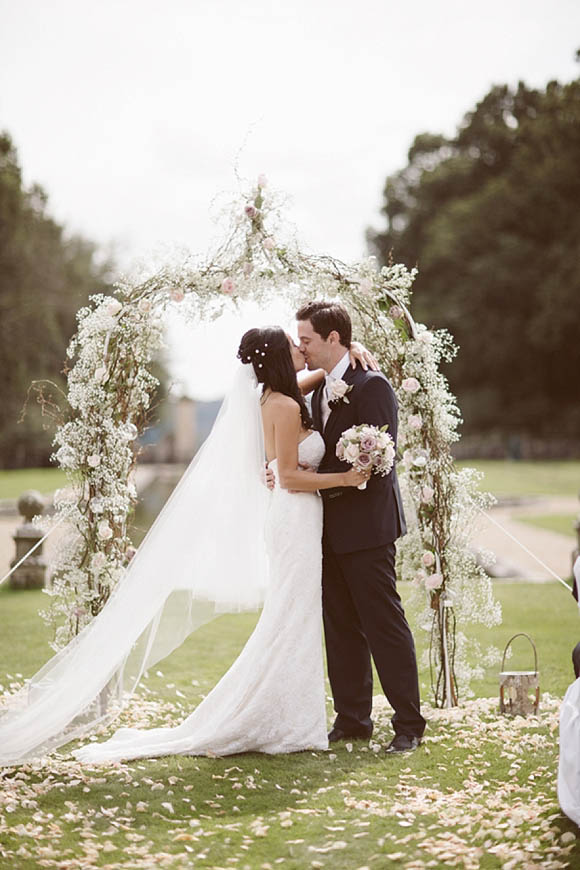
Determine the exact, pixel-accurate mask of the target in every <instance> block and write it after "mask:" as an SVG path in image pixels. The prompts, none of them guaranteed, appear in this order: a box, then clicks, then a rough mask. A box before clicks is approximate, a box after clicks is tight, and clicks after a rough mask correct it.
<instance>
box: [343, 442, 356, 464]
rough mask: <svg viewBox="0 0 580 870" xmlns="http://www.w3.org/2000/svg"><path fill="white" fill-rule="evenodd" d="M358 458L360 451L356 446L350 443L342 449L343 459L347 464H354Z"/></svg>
mask: <svg viewBox="0 0 580 870" xmlns="http://www.w3.org/2000/svg"><path fill="white" fill-rule="evenodd" d="M359 456H360V450H359V448H358V445H357V444H354V443H351V444H348V445H347V446H346V447H345V448H344V458H345V459H346V461H347V462H351V463H354V462H356V461H357V459H358V458H359Z"/></svg>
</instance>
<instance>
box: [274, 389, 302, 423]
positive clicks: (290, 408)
mask: <svg viewBox="0 0 580 870" xmlns="http://www.w3.org/2000/svg"><path fill="white" fill-rule="evenodd" d="M267 404H268V405H270V413H271V414H274V415H276V416H278V417H284V418H291V417H299V416H300V405H299V404H298V402H297V401H296V399H293V398H292V396H286V395H285V394H284V393H271V394H270V398H269V400H268V403H267Z"/></svg>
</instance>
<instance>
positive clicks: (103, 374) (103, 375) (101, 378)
mask: <svg viewBox="0 0 580 870" xmlns="http://www.w3.org/2000/svg"><path fill="white" fill-rule="evenodd" d="M108 376H109V374H108V372H107V369H106V368H105V366H99V368H98V369H95V380H96V382H97V383H98V384H104V383H105V382H106V380H107V378H108Z"/></svg>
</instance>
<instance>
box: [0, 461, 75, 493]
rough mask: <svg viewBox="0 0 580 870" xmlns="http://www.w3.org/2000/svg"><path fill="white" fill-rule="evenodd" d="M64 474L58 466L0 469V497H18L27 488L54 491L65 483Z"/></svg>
mask: <svg viewBox="0 0 580 870" xmlns="http://www.w3.org/2000/svg"><path fill="white" fill-rule="evenodd" d="M66 479H67V478H66V474H65V472H64V471H61V470H60V468H17V469H14V470H11V471H0V499H2V498H18V497H19V496H21V495H22V493H23V492H24V491H25V490H27V489H37V490H38V491H39V492H42V493H48V492H54V490H55V489H58V488H59V487H60V486H65V485H66Z"/></svg>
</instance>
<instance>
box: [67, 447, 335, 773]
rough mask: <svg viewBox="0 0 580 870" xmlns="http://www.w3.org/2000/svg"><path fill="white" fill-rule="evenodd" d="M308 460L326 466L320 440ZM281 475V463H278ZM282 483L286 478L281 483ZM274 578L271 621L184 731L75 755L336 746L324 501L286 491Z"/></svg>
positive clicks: (272, 541) (277, 523) (265, 618)
mask: <svg viewBox="0 0 580 870" xmlns="http://www.w3.org/2000/svg"><path fill="white" fill-rule="evenodd" d="M298 452H299V459H300V462H301V463H306V464H308V465H310V466H312V467H318V464H319V463H320V460H321V459H322V456H323V454H324V442H323V440H322V437H321V436H320V434H319V433H318V432H312V433H311V434H310V435H308V436H307V437H306V438H305V439H304V440H303V441H302V442H301V443H300V444H299V451H298ZM270 465H271V467H272V468H273V469H274V471H276V460H274V461H273V462H272V463H270ZM276 477H278V475H276ZM265 534H266V548H267V552H268V556H269V565H270V576H269V582H268V591H267V593H266V599H265V603H264V609H263V611H262V615H261V616H260V619H259V621H258V624H257V626H256V628H255V630H254V632H253V634H252V636H251V637H250V639H249V640H248V642H247V644H246V645H245V647H244V649H243V650H242V652H241V653H240V655H239V657H238V658H237V659H236V661H235V662H234V664H233V665H232V666H231V668H230V669H229V670H228V671H227V673H226V674H225V675H224V676H223V677H222V679H221V680H220V681H219V682H218V683H217V685H216V686H215V688H214V689H212V691H211V692H210V693H209V695H208V696H207V697H206V698H205V699H204V700H203V701H202V702H201V703H200V704H199V706H198V707H197V708H196V709H195V710H194V711H193V713H191V715H190V716H188V717H187V719H185V720H184V721H183V722H182V723H181V725H178V726H176V727H174V728H153V729H150V730H139V729H135V728H120V729H119V730H118V731H116V732H115V734H114V735H113V737H111V739H110V740H107V741H106V742H104V743H89V744H87V745H85V746H83V747H81V748H80V749H77V750H75V751H74V753H73V754H74V755H75V756H76V758H77V759H79V760H81V761H85V762H109V761H119V760H122V759H132V758H143V757H154V756H161V755H173V754H184V755H206V754H211V755H231V754H234V753H237V752H266V753H271V754H275V753H284V752H296V751H299V750H303V749H326V748H327V747H328V739H327V730H326V711H325V688H324V672H323V659H322V613H321V607H322V605H321V570H322V564H321V563H322V551H321V536H322V501H321V499H320V497H319V496H318V495H316V494H312V493H289V492H287V491H286V490H283V489H281V488H280V487H279V486H278V484H276V487H275V489H274V491H273V492H272V494H271V496H270V505H269V508H268V513H267V517H266V530H265Z"/></svg>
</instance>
